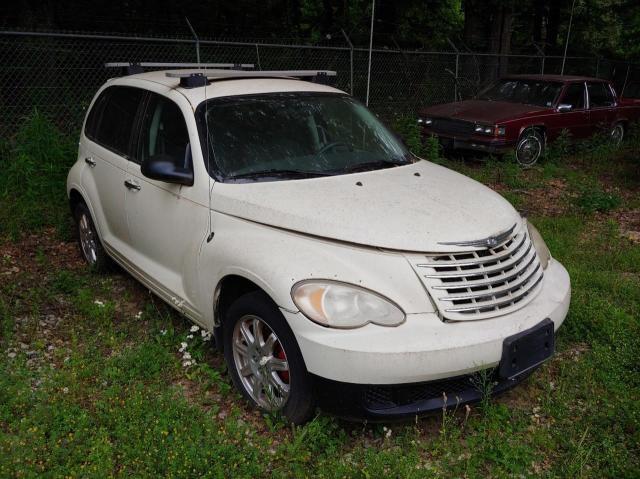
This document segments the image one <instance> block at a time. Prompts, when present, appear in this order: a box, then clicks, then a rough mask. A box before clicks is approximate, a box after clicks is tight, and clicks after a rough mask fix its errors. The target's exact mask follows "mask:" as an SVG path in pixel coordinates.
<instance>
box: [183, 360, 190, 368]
mask: <svg viewBox="0 0 640 479" xmlns="http://www.w3.org/2000/svg"><path fill="white" fill-rule="evenodd" d="M191 364H193V363H192V362H191V361H184V362H183V363H182V366H183V367H185V368H188V367H189V366H191Z"/></svg>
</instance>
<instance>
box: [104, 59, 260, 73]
mask: <svg viewBox="0 0 640 479" xmlns="http://www.w3.org/2000/svg"><path fill="white" fill-rule="evenodd" d="M104 66H105V68H120V69H121V71H122V74H123V75H124V76H127V75H135V74H136V73H143V72H144V69H145V68H175V69H181V68H198V69H204V70H208V69H212V68H213V69H232V70H234V71H241V70H248V69H253V68H254V67H255V65H254V64H253V63H165V62H135V63H134V62H109V63H105V64H104Z"/></svg>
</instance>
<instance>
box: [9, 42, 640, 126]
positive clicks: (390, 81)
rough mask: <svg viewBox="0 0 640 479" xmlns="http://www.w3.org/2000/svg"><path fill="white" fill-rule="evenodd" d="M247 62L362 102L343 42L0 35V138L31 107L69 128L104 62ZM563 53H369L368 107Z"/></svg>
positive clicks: (634, 68) (615, 74) (546, 63)
mask: <svg viewBox="0 0 640 479" xmlns="http://www.w3.org/2000/svg"><path fill="white" fill-rule="evenodd" d="M198 57H199V58H200V61H201V62H203V63H207V62H211V63H215V62H224V63H227V62H228V63H253V64H255V66H256V68H257V69H262V70H279V69H283V70H284V69H286V70H293V69H300V70H307V69H325V70H335V71H337V73H338V76H337V84H336V86H337V87H338V88H340V89H342V90H344V91H347V92H349V93H352V94H353V95H354V96H355V97H357V98H359V99H360V100H362V101H366V100H367V74H368V61H369V51H368V50H367V49H366V48H353V47H351V46H348V45H347V46H311V45H278V44H271V43H242V42H224V41H213V40H198V41H196V40H192V39H186V38H174V39H171V38H142V37H124V36H107V35H82V34H67V33H40V32H12V31H2V32H0V65H1V66H2V68H0V135H1V137H2V138H7V137H10V136H11V135H12V134H13V133H14V132H15V131H16V130H17V128H18V126H19V125H20V123H21V121H22V119H23V118H24V117H25V116H27V115H28V114H29V113H31V112H32V111H33V110H34V108H35V109H38V110H39V111H40V112H42V113H44V114H45V115H47V116H48V117H50V118H51V119H53V120H54V121H55V122H56V124H58V125H59V126H60V127H61V128H62V129H63V130H64V131H67V132H71V133H75V132H77V130H78V128H79V126H80V124H81V122H82V119H83V116H84V112H85V109H86V107H87V106H88V104H89V102H90V101H91V99H92V97H93V95H94V93H95V91H96V90H97V89H98V87H100V85H102V84H103V83H104V82H105V81H106V80H107V79H108V78H109V77H112V76H113V75H114V74H116V72H114V71H113V70H108V69H106V68H105V67H104V64H105V63H107V62H196V61H197V59H198ZM562 62H563V59H562V57H551V56H542V55H540V54H534V55H507V56H499V55H491V54H480V53H468V52H423V51H402V50H386V49H374V50H373V52H372V62H371V83H370V86H369V92H368V102H369V106H370V107H371V108H372V109H373V111H375V112H376V113H377V114H378V115H379V116H380V117H382V118H383V119H385V120H387V121H389V120H392V119H393V118H394V117H395V116H398V115H414V114H415V113H416V111H417V110H418V109H420V108H421V107H424V106H428V105H432V104H437V103H444V102H450V101H455V100H456V99H461V98H468V97H470V96H473V95H474V94H476V93H477V92H478V91H479V90H480V89H481V88H482V87H484V86H485V85H486V84H488V83H489V82H491V81H492V80H494V79H495V78H497V77H499V76H501V75H504V74H507V73H555V74H559V73H560V71H561V68H562ZM564 72H565V74H574V75H590V76H598V77H601V78H607V79H611V80H613V81H614V83H615V84H616V85H617V87H618V88H621V87H622V85H623V84H625V83H627V82H629V81H632V80H640V66H638V65H633V64H628V63H624V62H618V61H613V60H607V59H602V58H596V57H567V58H566V63H565V68H564Z"/></svg>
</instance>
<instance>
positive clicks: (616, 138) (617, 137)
mask: <svg viewBox="0 0 640 479" xmlns="http://www.w3.org/2000/svg"><path fill="white" fill-rule="evenodd" d="M609 137H610V138H611V143H612V144H613V146H614V147H616V148H617V147H619V146H620V145H621V144H622V141H623V140H624V125H623V124H622V123H616V124H615V125H613V128H611V131H610V132H609Z"/></svg>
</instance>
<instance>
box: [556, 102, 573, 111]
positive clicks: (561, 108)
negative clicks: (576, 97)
mask: <svg viewBox="0 0 640 479" xmlns="http://www.w3.org/2000/svg"><path fill="white" fill-rule="evenodd" d="M572 109H573V105H569V104H568V103H560V104H559V105H558V108H557V110H558V113H566V112H568V111H571V110H572Z"/></svg>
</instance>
